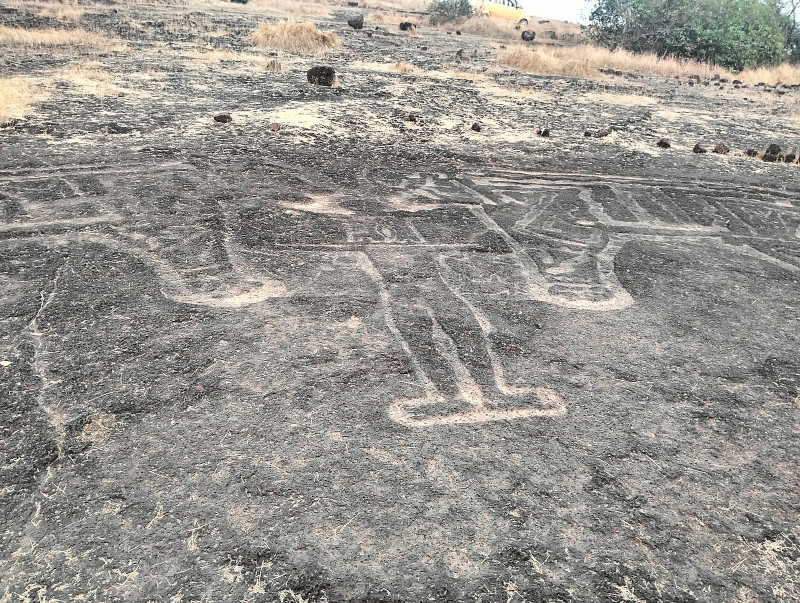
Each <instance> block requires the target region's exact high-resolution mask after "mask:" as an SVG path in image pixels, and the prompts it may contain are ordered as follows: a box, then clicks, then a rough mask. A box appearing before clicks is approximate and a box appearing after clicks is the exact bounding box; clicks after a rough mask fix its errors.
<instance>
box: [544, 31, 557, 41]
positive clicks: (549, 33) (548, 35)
mask: <svg viewBox="0 0 800 603" xmlns="http://www.w3.org/2000/svg"><path fill="white" fill-rule="evenodd" d="M542 35H544V39H545V40H557V39H558V34H557V33H556V32H554V31H553V30H551V29H548V30H547V31H545V32H544V34H542Z"/></svg>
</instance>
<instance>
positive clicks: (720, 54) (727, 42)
mask: <svg viewBox="0 0 800 603" xmlns="http://www.w3.org/2000/svg"><path fill="white" fill-rule="evenodd" d="M798 7H800V0H777V1H776V0H766V1H765V0H597V3H596V4H595V5H594V9H593V10H592V12H591V14H590V16H589V27H588V31H587V33H588V36H589V38H590V39H591V40H592V41H594V42H595V43H597V44H600V45H601V46H605V47H607V48H611V49H616V48H624V49H625V50H630V51H633V52H648V53H655V54H657V55H659V56H673V57H682V58H692V59H698V60H700V61H706V62H710V63H714V64H717V65H720V66H722V67H725V68H727V69H731V70H733V71H741V70H742V69H745V68H747V67H761V66H772V65H777V64H779V63H781V62H783V61H787V60H789V61H798V60H800V35H799V34H798V31H797V27H796V21H795V16H796V14H797V10H798Z"/></svg>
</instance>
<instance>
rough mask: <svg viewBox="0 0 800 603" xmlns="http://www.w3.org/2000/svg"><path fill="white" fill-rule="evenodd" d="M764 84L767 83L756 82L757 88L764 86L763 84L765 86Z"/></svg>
mask: <svg viewBox="0 0 800 603" xmlns="http://www.w3.org/2000/svg"><path fill="white" fill-rule="evenodd" d="M766 85H767V84H766V82H758V83H757V84H756V88H759V87H760V88H763V87H764V86H766Z"/></svg>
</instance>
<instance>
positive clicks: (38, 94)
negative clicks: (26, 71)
mask: <svg viewBox="0 0 800 603" xmlns="http://www.w3.org/2000/svg"><path fill="white" fill-rule="evenodd" d="M44 96H45V95H44V93H43V92H42V91H41V89H40V88H39V87H38V86H35V85H34V84H32V83H31V82H30V81H28V80H26V79H24V78H21V77H11V78H0V125H2V124H7V123H8V122H10V121H11V120H12V119H20V118H22V117H25V115H27V114H28V113H30V110H31V106H32V105H33V104H34V103H35V102H37V101H39V100H42V99H43V98H44Z"/></svg>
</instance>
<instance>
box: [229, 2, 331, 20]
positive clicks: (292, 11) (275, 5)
mask: <svg viewBox="0 0 800 603" xmlns="http://www.w3.org/2000/svg"><path fill="white" fill-rule="evenodd" d="M245 8H249V9H255V10H259V11H265V12H268V13H278V14H282V15H292V16H294V17H323V16H325V17H327V16H328V15H330V13H331V7H330V6H327V5H325V4H320V3H318V2H303V1H300V0H250V1H249V2H248V3H247V4H246V5H245Z"/></svg>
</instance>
